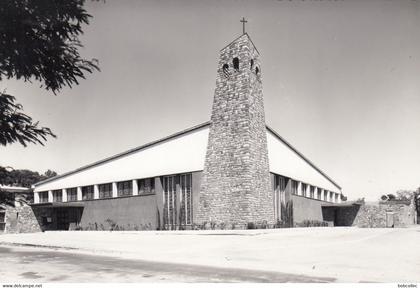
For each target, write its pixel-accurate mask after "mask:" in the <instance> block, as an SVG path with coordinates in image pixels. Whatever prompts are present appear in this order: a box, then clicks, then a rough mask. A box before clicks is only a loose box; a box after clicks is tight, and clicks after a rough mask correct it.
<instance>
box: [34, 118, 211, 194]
mask: <svg viewBox="0 0 420 288" xmlns="http://www.w3.org/2000/svg"><path fill="white" fill-rule="evenodd" d="M207 126H210V121H207V122H204V123H201V124H199V125H196V126H193V127H190V128H187V129H185V130H182V131H180V132H177V133H174V134H171V135H169V136H166V137H164V138H160V139H158V140H155V141H152V142H149V143H147V144H144V145H141V146H138V147H136V148H133V149H130V150H127V151H125V152H122V153H118V154H116V155H113V156H110V157H108V158H105V159H102V160H99V161H96V162H94V163H91V164H88V165H85V166H82V167H80V168H77V169H75V170H72V171H69V172H66V173H63V174H60V175H57V176H55V177H51V178H48V179H45V180H43V181H40V182H37V183H35V184H33V187H36V186H39V185H41V184H45V183H48V182H51V181H54V180H58V179H61V178H64V177H66V176H69V175H72V174H75V173H78V172H81V171H84V170H87V169H89V168H92V167H95V166H98V165H101V164H104V163H107V162H110V161H112V160H115V159H118V158H121V157H124V156H127V155H130V154H133V153H135V152H138V151H141V150H143V149H146V148H149V147H151V146H154V145H157V144H161V143H163V142H165V141H168V140H171V139H174V138H177V137H179V136H182V135H184V134H188V133H190V132H193V131H196V130H199V129H202V128H205V127H207Z"/></svg>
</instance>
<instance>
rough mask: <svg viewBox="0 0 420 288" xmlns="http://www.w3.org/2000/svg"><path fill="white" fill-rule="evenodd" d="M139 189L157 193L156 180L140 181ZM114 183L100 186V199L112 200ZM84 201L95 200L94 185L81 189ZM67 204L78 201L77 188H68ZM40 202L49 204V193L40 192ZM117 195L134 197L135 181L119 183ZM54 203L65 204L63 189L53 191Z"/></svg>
mask: <svg viewBox="0 0 420 288" xmlns="http://www.w3.org/2000/svg"><path fill="white" fill-rule="evenodd" d="M136 181H137V189H138V194H139V195H142V194H154V193H155V179H154V178H146V179H138V180H136ZM112 186H113V184H112V183H105V184H99V185H98V191H99V195H98V196H99V199H106V198H112V191H113V187H112ZM81 192H82V200H93V199H94V198H95V197H94V185H89V186H83V187H81ZM66 193H67V202H71V201H77V187H72V188H67V189H66ZM38 195H39V202H40V203H47V202H48V191H45V192H39V193H38ZM117 195H118V197H123V196H132V195H133V181H131V180H129V181H122V182H117ZM52 196H53V202H63V192H62V190H61V189H59V190H53V191H52Z"/></svg>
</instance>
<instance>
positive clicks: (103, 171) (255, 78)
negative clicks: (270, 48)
mask: <svg viewBox="0 0 420 288" xmlns="http://www.w3.org/2000/svg"><path fill="white" fill-rule="evenodd" d="M261 67H262V65H261V62H260V54H259V52H258V50H257V48H256V47H255V45H254V44H253V42H252V40H251V38H250V37H249V35H248V34H247V33H243V34H242V35H241V36H240V37H238V38H237V39H235V40H234V41H232V42H231V43H230V44H229V45H227V46H226V47H225V48H223V49H222V50H221V51H220V57H219V62H218V68H217V71H216V88H215V92H214V100H213V107H212V111H211V118H210V121H209V122H206V123H202V124H199V125H197V126H194V127H192V128H189V129H186V130H183V131H181V132H178V133H175V134H173V135H170V136H167V137H165V138H163V139H159V140H157V141H154V142H151V143H148V144H145V145H142V146H139V147H137V148H134V149H132V150H129V151H126V152H123V153H120V154H117V155H114V156H111V157H109V158H106V159H103V160H100V161H97V162H95V163H92V164H89V165H86V166H83V167H80V168H78V169H76V170H74V171H70V172H68V173H64V174H62V175H59V176H56V177H53V178H50V179H47V180H45V181H42V182H39V183H37V184H35V185H34V187H33V189H34V203H33V204H32V209H33V211H34V214H35V216H36V217H37V220H38V222H39V223H40V225H41V227H42V229H43V230H69V229H70V230H74V229H83V230H85V229H87V230H108V229H113V230H145V229H148V230H156V229H159V230H173V229H246V228H274V227H292V226H295V225H298V224H299V223H302V222H304V221H308V220H309V221H319V222H322V221H329V220H328V219H325V217H324V215H323V208H322V207H324V206H329V207H331V205H337V204H338V203H339V202H340V199H341V197H340V196H341V187H340V186H339V185H338V184H337V183H336V182H335V181H334V180H332V179H331V178H330V177H329V176H328V175H327V174H326V173H324V172H323V171H322V170H321V169H320V168H318V167H317V166H316V165H315V164H314V163H312V162H311V161H309V160H308V159H307V158H306V157H305V156H303V154H301V153H300V152H299V151H297V150H296V149H295V148H294V147H293V146H292V145H291V144H290V143H289V142H287V141H286V140H285V139H283V138H282V137H281V136H280V135H279V134H278V133H277V132H275V131H274V130H273V129H272V128H270V127H269V126H268V125H267V124H266V121H265V115H264V101H263V93H262V69H261ZM319 141H323V140H321V139H319Z"/></svg>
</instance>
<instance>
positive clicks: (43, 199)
mask: <svg viewBox="0 0 420 288" xmlns="http://www.w3.org/2000/svg"><path fill="white" fill-rule="evenodd" d="M38 195H39V203H47V202H48V191H46V192H39V194H38Z"/></svg>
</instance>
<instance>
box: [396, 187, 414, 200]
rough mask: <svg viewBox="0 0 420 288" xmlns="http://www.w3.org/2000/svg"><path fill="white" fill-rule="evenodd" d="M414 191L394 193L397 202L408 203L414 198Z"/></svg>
mask: <svg viewBox="0 0 420 288" xmlns="http://www.w3.org/2000/svg"><path fill="white" fill-rule="evenodd" d="M414 193H415V191H413V190H398V191H397V192H396V194H397V196H396V199H397V200H404V201H410V200H411V199H412V198H413V196H414Z"/></svg>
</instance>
